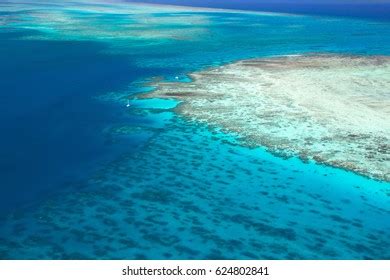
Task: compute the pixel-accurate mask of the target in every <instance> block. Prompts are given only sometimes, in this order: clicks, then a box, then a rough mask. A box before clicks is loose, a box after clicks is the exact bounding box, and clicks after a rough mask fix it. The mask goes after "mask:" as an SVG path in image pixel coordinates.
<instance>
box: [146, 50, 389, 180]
mask: <svg viewBox="0 0 390 280" xmlns="http://www.w3.org/2000/svg"><path fill="white" fill-rule="evenodd" d="M191 77H192V78H193V82H191V83H175V82H158V83H157V84H156V85H155V86H157V89H156V90H155V91H154V92H151V93H149V94H147V95H144V96H143V97H142V98H150V97H158V98H175V99H179V100H182V101H183V102H182V103H181V105H180V106H179V107H178V111H179V112H180V113H181V114H183V115H185V116H187V117H190V118H191V119H195V120H198V121H201V122H207V123H208V124H210V125H216V126H219V127H223V128H224V129H226V130H228V131H231V132H235V133H238V134H239V135H240V136H242V137H243V139H245V142H246V143H247V144H249V145H252V146H265V147H267V148H268V149H270V150H271V151H272V152H277V153H279V154H282V155H286V156H299V157H301V158H302V159H314V160H315V161H317V162H320V163H325V164H329V165H332V166H336V167H342V168H345V169H349V170H352V171H355V172H358V173H360V174H363V175H366V176H369V177H373V178H376V179H381V180H385V181H390V57H387V56H380V57H379V56H376V57H373V56H364V57H363V56H338V55H304V56H291V57H277V58H269V59H258V60H244V61H239V62H236V63H232V64H228V65H225V66H221V67H217V68H211V69H207V70H205V71H201V72H197V73H193V74H191Z"/></svg>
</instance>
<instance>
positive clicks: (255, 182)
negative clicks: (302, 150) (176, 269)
mask: <svg viewBox="0 0 390 280" xmlns="http://www.w3.org/2000/svg"><path fill="white" fill-rule="evenodd" d="M389 27H390V23H389V22H386V21H375V20H366V19H345V18H337V17H318V16H299V15H287V14H270V13H243V12H232V11H212V10H200V9H193V8H177V7H162V6H150V5H138V4H137V5H136V4H124V3H115V4H108V3H91V2H65V1H62V2H57V3H56V4H48V3H45V2H43V1H39V2H34V3H31V4H28V3H25V2H23V3H21V2H17V1H16V2H14V1H12V2H9V3H3V4H0V42H1V44H0V77H1V79H0V99H1V103H0V116H1V122H0V128H1V131H2V133H1V138H0V190H1V197H0V211H1V212H0V213H1V214H0V217H1V218H0V259H258V258H263V259H285V258H288V259H389V258H390V255H389V253H388V252H389V248H390V235H389V234H388V232H390V184H389V183H388V182H381V181H377V180H372V179H368V178H365V177H363V176H360V175H359V174H355V173H352V172H348V171H346V170H341V169H335V168H332V167H328V166H323V165H318V164H315V163H313V162H309V163H307V162H302V161H300V160H299V159H296V158H292V159H283V158H279V157H277V156H275V155H272V154H270V153H268V152H267V151H265V150H264V149H263V148H262V147H258V148H257V149H249V148H246V147H244V146H242V145H241V143H240V141H239V136H237V135H228V134H226V133H223V132H221V131H219V129H218V128H216V127H207V126H205V125H204V124H199V123H196V122H193V121H190V120H187V119H185V118H183V117H181V116H180V115H177V114H176V113H175V111H174V107H175V106H176V105H177V103H176V102H175V101H164V100H158V99H152V100H142V101H131V102H130V103H131V106H130V107H126V104H127V100H128V98H129V97H134V96H136V95H138V94H142V93H143V92H147V91H149V90H153V88H150V87H148V82H150V81H152V80H153V79H167V80H173V79H175V77H178V78H179V81H182V82H188V81H189V79H188V77H187V74H188V73H190V72H192V71H197V70H200V69H204V68H207V67H210V66H214V65H221V64H224V63H229V62H232V61H235V60H239V59H247V58H254V57H265V56H277V55H286V54H301V53H307V52H320V53H322V52H331V53H343V54H351V55H355V54H360V55H389V53H390V28H389Z"/></svg>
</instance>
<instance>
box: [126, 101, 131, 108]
mask: <svg viewBox="0 0 390 280" xmlns="http://www.w3.org/2000/svg"><path fill="white" fill-rule="evenodd" d="M126 107H130V100H129V99H127V105H126Z"/></svg>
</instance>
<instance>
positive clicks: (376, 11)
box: [128, 0, 390, 21]
mask: <svg viewBox="0 0 390 280" xmlns="http://www.w3.org/2000/svg"><path fill="white" fill-rule="evenodd" d="M128 1H129V2H143V3H156V4H169V5H184V6H193V7H209V8H222V9H233V10H234V9H240V10H249V11H268V12H280V13H292V14H307V15H319V16H342V17H354V18H369V19H376V20H385V21H389V20H390V3H384V2H383V3H372V2H371V1H361V2H360V3H353V2H352V3H351V2H345V1H299V0H298V1H265V0H264V1H262V0H213V1H208V0H189V1H182V0H128ZM335 2H336V3H335Z"/></svg>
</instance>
